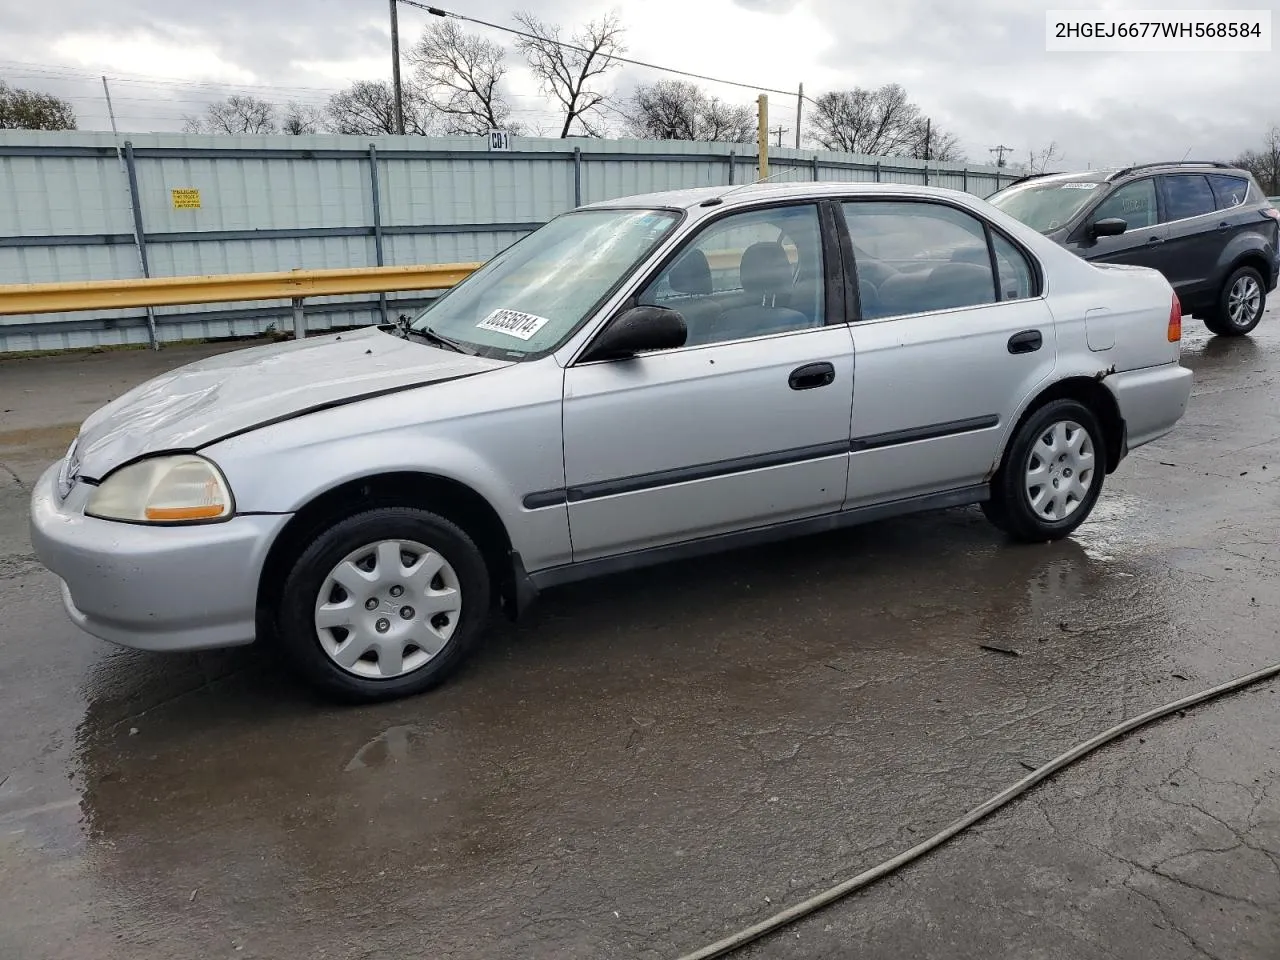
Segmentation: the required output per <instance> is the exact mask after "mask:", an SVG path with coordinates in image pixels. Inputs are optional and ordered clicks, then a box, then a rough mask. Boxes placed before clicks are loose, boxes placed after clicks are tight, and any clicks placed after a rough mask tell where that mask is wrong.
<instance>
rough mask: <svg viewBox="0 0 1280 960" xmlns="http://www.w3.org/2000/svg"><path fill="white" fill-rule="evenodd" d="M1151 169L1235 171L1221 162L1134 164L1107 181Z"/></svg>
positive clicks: (1166, 161) (1112, 175)
mask: <svg viewBox="0 0 1280 960" xmlns="http://www.w3.org/2000/svg"><path fill="white" fill-rule="evenodd" d="M1153 167H1216V168H1217V169H1219V170H1233V169H1235V168H1234V167H1233V166H1232V165H1231V164H1229V163H1223V162H1222V161H1221V160H1165V161H1162V162H1160V163H1135V164H1134V165H1133V166H1131V167H1122V168H1121V169H1119V170H1117V171H1116V172H1115V173H1113V174H1111V175H1110V176H1109V177H1107V180H1108V181H1111V180H1116V179H1118V178H1120V177H1124V176H1128V175H1129V174H1131V173H1133V172H1134V171H1135V170H1150V169H1152V168H1153Z"/></svg>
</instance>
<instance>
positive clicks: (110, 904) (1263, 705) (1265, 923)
mask: <svg viewBox="0 0 1280 960" xmlns="http://www.w3.org/2000/svg"><path fill="white" fill-rule="evenodd" d="M1186 330H1187V334H1188V339H1187V341H1186V343H1185V345H1184V346H1185V353H1184V356H1185V361H1186V362H1187V363H1188V364H1189V365H1190V366H1192V367H1193V368H1194V369H1195V371H1196V388H1195V393H1194V396H1193V399H1192V403H1191V407H1190V410H1189V412H1188V415H1187V418H1186V419H1185V420H1184V421H1183V423H1182V424H1181V425H1180V427H1179V428H1178V429H1177V431H1176V432H1175V433H1174V434H1172V435H1171V436H1169V437H1168V438H1166V439H1164V440H1162V441H1160V442H1159V443H1157V444H1153V445H1151V446H1149V447H1146V448H1143V449H1142V450H1140V451H1139V452H1137V453H1136V454H1135V455H1134V456H1133V457H1132V458H1131V459H1130V460H1128V461H1126V462H1125V463H1124V464H1123V465H1122V466H1121V468H1120V470H1119V472H1118V473H1117V474H1116V475H1114V476H1112V477H1111V478H1108V481H1107V485H1106V488H1105V489H1104V493H1103V498H1102V500H1101V502H1100V505H1099V508H1098V510H1097V511H1096V513H1095V515H1094V517H1093V519H1091V521H1090V522H1089V523H1088V524H1087V525H1086V526H1085V527H1083V528H1082V529H1081V530H1080V532H1079V533H1078V534H1077V536H1076V537H1075V538H1073V539H1072V540H1070V541H1068V542H1065V543H1060V544H1055V545H1048V546H1036V547H1016V546H1011V545H1009V544H1006V543H1004V542H1002V541H1001V540H1000V538H999V537H998V536H997V535H995V533H994V531H993V530H992V529H991V528H990V527H988V526H987V524H986V523H985V521H984V520H983V519H982V517H981V514H980V513H979V512H978V511H976V510H957V511H949V512H946V513H939V514H931V515H927V516H921V517H916V518H910V519H906V520H897V521H891V522H884V523H879V524H875V525H872V526H867V527H864V528H861V529H856V530H852V531H847V532H842V533H839V534H835V535H830V536H822V537H816V538H812V539H806V540H801V541H795V542H792V543H788V544H783V545H779V546H772V547H767V548H761V549H756V550H751V551H746V552H742V553H737V554H731V555H726V556H724V557H720V558H715V559H713V560H711V561H700V562H696V563H684V564H678V565H674V566H670V567H666V568H661V569H657V570H650V571H644V572H639V573H635V574H632V575H627V576H621V577H616V578H613V579H610V580H607V581H599V582H596V583H591V584H583V585H579V586H575V587H572V588H567V589H563V590H560V591H558V592H555V593H552V594H548V595H547V596H546V597H544V599H543V601H542V602H541V604H540V605H539V607H538V608H537V609H536V613H535V615H534V618H533V619H532V620H531V621H529V622H528V623H524V624H521V625H520V626H518V627H511V626H501V627H500V628H499V630H498V631H497V632H496V633H495V635H494V636H493V637H492V639H491V640H490V641H489V642H488V643H487V644H485V646H484V647H483V649H482V650H481V652H480V653H479V654H478V655H477V656H476V657H475V658H474V659H473V661H472V662H471V663H470V664H469V665H468V666H467V667H466V668H465V669H464V670H463V672H462V673H461V674H460V675H459V676H458V677H457V678H456V679H455V680H454V681H453V682H451V683H449V684H447V685H446V686H445V687H444V688H442V689H440V690H438V691H436V692H435V693H433V694H429V695H427V696H424V697H420V698H417V699H413V700H407V701H401V702H399V703H394V704H386V705H382V706H378V707H373V708H336V707H333V706H330V705H328V704H325V703H322V702H318V701H317V700H316V699H315V698H313V697H312V696H311V695H310V694H309V693H308V692H307V691H306V690H304V689H302V688H300V687H299V686H297V685H296V684H294V683H292V682H291V681H290V680H289V679H288V677H287V676H286V675H285V673H284V672H283V670H282V669H281V668H280V666H279V665H278V664H277V663H276V662H275V661H274V660H273V658H272V657H271V655H270V654H269V653H268V652H265V651H258V650H253V649H247V650H239V651H231V652H222V653H216V654H206V655H201V656H167V657H161V656H154V655H146V654H141V653H135V652H131V651H126V650H120V649H116V648H113V647H111V646H109V645H107V644H105V643H101V642H99V641H96V640H93V639H92V638H90V637H87V636H85V635H83V634H81V633H79V632H78V631H77V630H76V629H75V628H74V627H73V626H72V625H71V624H70V623H69V622H68V621H67V619H66V617H65V615H64V614H63V612H62V610H61V607H60V605H59V602H58V598H57V591H56V587H55V581H54V579H53V577H52V576H51V575H50V574H48V573H47V572H45V571H44V570H43V569H42V568H41V567H40V566H39V564H38V563H37V562H36V561H35V560H34V558H33V556H32V555H31V553H30V546H29V543H28V541H27V534H26V513H25V511H26V492H25V490H24V489H23V487H24V485H26V484H29V483H30V481H31V480H33V479H34V478H35V476H36V475H37V473H38V471H39V469H40V468H41V467H42V466H43V465H44V464H46V463H48V462H50V461H51V460H53V459H54V458H56V457H57V456H59V455H61V453H62V452H63V450H64V449H65V447H66V445H67V443H68V442H69V441H70V439H71V438H72V436H74V432H75V427H76V425H77V424H78V422H79V420H80V419H81V418H82V417H83V416H85V415H86V414H87V413H88V412H89V411H90V410H92V408H93V407H94V406H96V405H97V404H98V403H101V402H102V401H104V400H106V399H108V398H109V397H110V396H113V395H115V394H116V393H119V392H121V391H122V390H123V389H124V388H126V387H127V386H129V385H131V384H132V383H134V382H137V381H138V380H140V379H142V378H143V377H145V376H147V375H149V374H150V373H154V372H158V371H159V370H161V369H164V368H166V367H168V366H171V365H173V364H175V363H177V362H179V361H181V360H185V359H188V358H190V357H191V356H192V355H193V354H192V352H191V351H188V350H185V349H184V350H181V351H180V350H177V349H175V350H172V351H164V352H162V353H160V354H158V355H157V354H147V353H129V354H104V355H98V356H88V357H78V358H64V357H60V358H53V359H35V360H27V361H21V362H18V363H14V362H0V409H4V411H5V412H4V414H3V426H0V463H2V464H3V466H0V610H3V612H4V616H3V618H0V730H3V735H2V736H0V957H3V958H5V960H8V958H14V960H28V958H30V960H55V958H57V960H61V958H73V957H74V958H77V960H116V958H121V960H123V958H129V960H136V958H151V957H156V958H160V957H164V958H184V960H185V958H201V960H204V958H210V957H224V956H225V957H245V958H249V957H253V958H272V960H275V958H281V960H284V958H295V957H308V958H319V957H324V958H343V960H346V958H353V960H354V958H375V957H378V958H381V957H407V956H423V957H432V958H441V960H443V958H464V957H465V958H471V957H484V958H488V957H495V958H496V957H502V958H505V957H521V958H557V960H559V958H615V957H617V958H622V957H637V958H646V960H649V958H652V960H662V958H675V957H678V956H680V955H682V954H683V953H685V952H688V951H691V950H693V949H695V948H697V947H700V946H702V945H703V944H705V943H707V942H710V941H712V940H716V939H718V938H720V937H721V936H724V935H726V934H727V933H729V932H731V931H732V930H735V929H737V928H738V927H740V926H745V925H747V924H749V923H752V922H755V921H758V920H760V919H762V918H764V917H765V916H768V915H770V914H772V913H773V912H775V911H776V910H778V909H780V908H782V907H785V906H788V905H790V904H793V903H795V902H798V901H799V900H801V899H804V898H805V897H807V896H809V895H810V894H811V893H813V892H815V891H817V890H818V889H820V888H823V887H825V886H828V885H829V884H831V883H833V882H836V881H838V880H840V879H843V878H845V877H847V876H850V875H852V874H854V873H857V872H859V871H860V870H862V869H864V868H866V867H868V866H871V865H873V864H874V863H877V862H879V861H880V860H882V859H884V858H886V857H888V856H891V855H893V854H894V853H897V852H898V851H900V850H902V849H905V848H906V847H908V846H910V845H912V844H913V843H915V842H918V841H919V840H921V839H923V838H924V837H926V836H928V835H930V834H931V833H933V832H934V831H936V830H937V829H940V828H941V827H942V826H944V825H945V824H947V823H949V822H950V821H951V820H953V819H954V818H955V817H957V816H959V815H960V814H961V813H963V812H964V811H965V810H967V809H968V808H970V807H972V806H974V805H975V804H977V803H979V802H981V801H982V800H984V799H986V798H987V797H988V796H990V795H992V794H994V793H996V792H997V791H998V790H1000V789H1002V788H1003V787H1005V786H1006V785H1008V784H1009V783H1011V782H1013V781H1015V780H1017V779H1019V778H1021V777H1022V776H1024V775H1025V773H1026V766H1025V765H1026V764H1030V765H1036V764H1039V763H1042V762H1044V761H1045V760H1047V759H1048V758H1050V757H1052V756H1053V755H1055V754H1057V753H1059V752H1061V751H1063V750H1065V749H1067V748H1068V747H1069V746H1071V745H1072V744H1074V743H1076V742H1078V741H1080V740H1083V739H1086V738H1087V737H1090V736H1092V735H1094V734H1095V733H1097V732H1099V731H1101V730H1102V729H1104V728H1106V727H1108V726H1110V725H1111V724H1113V723H1115V722H1116V721H1118V720H1119V719H1121V718H1122V717H1126V716H1130V715H1133V714H1136V713H1139V712H1141V711H1143V710H1145V709H1147V708H1149V707H1152V706H1154V705H1156V704H1159V703H1163V702H1165V701H1168V700H1171V699H1173V698H1175V697H1177V696H1181V695H1185V694H1187V693H1191V692H1194V691H1196V690H1199V689H1202V688H1204V687H1208V686H1211V685H1213V684H1215V683H1218V682H1220V681H1223V680H1225V679H1228V678H1230V677H1233V676H1236V675H1239V674H1243V673H1245V672H1248V671H1250V670H1253V669H1256V668H1258V667H1261V666H1264V665H1267V664H1270V663H1274V662H1276V661H1278V660H1280V640H1278V637H1280V618H1278V617H1277V607H1278V606H1280V591H1278V590H1277V579H1278V575H1280V569H1278V567H1277V558H1278V557H1280V546H1278V544H1277V534H1276V531H1277V521H1278V520H1280V404H1277V398H1278V397H1280V386H1278V383H1277V381H1278V380H1280V316H1275V315H1269V316H1268V317H1267V318H1266V319H1264V321H1263V324H1262V326H1261V327H1260V330H1261V332H1260V333H1258V334H1257V335H1256V336H1255V337H1253V338H1249V339H1245V340H1241V341H1237V342H1226V341H1219V340H1209V339H1207V338H1206V337H1205V336H1204V335H1203V332H1202V330H1201V328H1200V325H1199V324H1198V323H1196V322H1194V321H1188V322H1187V325H1186ZM209 349H210V348H200V350H203V351H205V352H207V351H208V350H209ZM197 352H198V351H197ZM982 644H987V645H993V646H997V647H1004V648H1009V649H1012V650H1015V651H1017V652H1018V653H1019V654H1020V655H1019V656H1016V657H1015V656H1007V655H1002V654H999V653H993V652H990V651H987V650H984V649H982V648H981V645H982ZM1278 689H1280V684H1275V683H1272V684H1263V685H1260V686H1258V687H1256V688H1253V689H1251V690H1250V691H1247V692H1244V693H1241V694H1238V695H1236V696H1234V697H1231V698H1228V699H1225V700H1221V701H1218V702H1216V703H1212V704H1208V705H1206V706H1203V707H1200V708H1197V709H1196V710H1194V711H1191V712H1188V713H1187V714H1186V716H1185V717H1181V718H1171V719H1169V720H1167V721H1164V722H1163V723H1161V724H1159V725H1157V726H1154V727H1152V728H1149V729H1148V730H1146V731H1144V732H1143V733H1142V734H1141V735H1140V736H1139V735H1135V736H1133V737H1130V738H1127V739H1125V740H1123V741H1121V742H1119V743H1117V744H1114V745H1112V746H1111V747H1108V748H1106V749H1105V750H1104V751H1102V752H1101V753H1099V754H1096V755H1094V756H1093V757H1091V758H1089V759H1086V760H1085V761H1084V762H1083V763H1081V764H1079V765H1077V766H1075V767H1073V768H1072V769H1070V770H1069V771H1067V772H1066V773H1064V774H1062V775H1061V776H1059V777H1057V778H1055V779H1053V780H1051V781H1049V782H1048V783H1045V784H1042V785H1041V786H1040V787H1038V788H1037V789H1036V790H1035V791H1034V792H1033V793H1032V794H1030V795H1028V796H1027V797H1026V798H1024V799H1022V800H1020V801H1017V802H1015V803H1014V804H1012V805H1011V806H1010V807H1008V808H1006V809H1005V810H1003V811H1001V812H1000V813H998V814H996V815H994V816H993V817H991V818H990V819H989V820H987V821H984V822H983V823H982V824H980V825H979V826H978V827H976V828H975V829H974V830H972V831H971V832H969V833H967V834H965V835H963V836H962V837H960V838H959V839H957V840H956V841H955V842H953V843H952V844H950V845H948V846H947V847H945V848H943V849H942V850H940V851H938V852H936V853H934V854H933V855H931V856H930V857H928V858H926V859H925V860H923V861H921V862H919V863H917V864H915V865H913V866H911V867H909V868H907V869H906V870H904V871H902V872H901V873H899V874H897V875H895V876H894V877H892V878H890V879H889V880H887V881H885V882H883V883H881V884H879V885H878V886H876V887H874V888H872V889H871V890H869V891H867V892H865V893H863V894H860V895H857V896H854V897H852V898H850V899H848V900H846V901H843V902H842V903H840V904H838V905H836V906H834V907H831V908H829V909H827V910H825V911H823V912H821V913H819V914H818V915H816V916H814V917H812V918H810V919H808V920H805V921H802V922H800V923H798V924H796V925H795V926H793V927H791V928H789V929H787V930H785V931H783V932H782V933H780V934H777V935H775V936H773V937H771V938H769V939H767V940H764V941H761V942H760V943H758V944H756V945H754V946H752V947H750V948H748V949H746V950H744V951H743V952H742V954H741V955H742V956H744V957H751V958H770V960H772V958H818V957H832V956H855V955H856V956H858V957H863V958H886V960H888V958H905V957H928V958H939V960H941V958H948V960H950V958H956V960H1004V958H1008V960H1015V958H1016V960H1031V958H1035V960H1091V958H1104V957H1122V958H1126V960H1127V958H1151V960H1156V958H1159V960H1180V958H1195V957H1212V958H1220V960H1227V958H1231V960H1276V958H1277V957H1280V709H1278V708H1280V698H1278V697H1277V690H1278Z"/></svg>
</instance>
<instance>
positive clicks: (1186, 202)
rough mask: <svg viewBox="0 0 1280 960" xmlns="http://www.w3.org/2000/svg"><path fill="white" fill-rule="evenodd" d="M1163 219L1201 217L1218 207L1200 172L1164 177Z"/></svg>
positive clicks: (1206, 179)
mask: <svg viewBox="0 0 1280 960" xmlns="http://www.w3.org/2000/svg"><path fill="white" fill-rule="evenodd" d="M1164 200H1165V220H1186V219H1187V218H1188V217H1202V216H1204V215H1205V214H1206V213H1213V211H1214V210H1216V209H1218V201H1217V200H1216V199H1215V198H1214V195H1213V188H1212V187H1210V186H1209V180H1208V178H1207V177H1205V175H1204V174H1202V173H1194V174H1193V173H1177V174H1172V175H1169V176H1166V177H1165V178H1164Z"/></svg>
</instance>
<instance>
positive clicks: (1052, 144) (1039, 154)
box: [1026, 140, 1062, 175]
mask: <svg viewBox="0 0 1280 960" xmlns="http://www.w3.org/2000/svg"><path fill="white" fill-rule="evenodd" d="M1061 157H1062V155H1061V154H1060V153H1059V152H1058V142H1057V141H1056V140H1051V141H1049V145H1048V146H1047V147H1041V148H1040V149H1039V150H1037V149H1036V148H1035V147H1032V148H1031V149H1029V150H1028V151H1027V162H1026V172H1027V174H1028V175H1035V174H1041V173H1044V172H1045V171H1047V170H1048V169H1049V164H1051V163H1053V161H1054V160H1059V159H1061Z"/></svg>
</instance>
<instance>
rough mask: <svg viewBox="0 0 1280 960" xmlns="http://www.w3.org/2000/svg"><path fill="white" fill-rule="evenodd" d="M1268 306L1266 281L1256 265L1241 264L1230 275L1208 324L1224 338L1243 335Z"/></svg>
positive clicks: (1255, 323)
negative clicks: (1243, 265) (1246, 265)
mask: <svg viewBox="0 0 1280 960" xmlns="http://www.w3.org/2000/svg"><path fill="white" fill-rule="evenodd" d="M1266 308H1267V291H1266V284H1265V283H1264V282H1263V280H1262V274H1260V273H1258V271H1257V270H1255V269H1254V268H1253V267H1239V268H1238V269H1236V270H1234V271H1232V273H1231V276H1229V277H1227V282H1226V283H1224V284H1223V285H1222V290H1221V291H1220V292H1219V293H1218V302H1217V303H1216V304H1215V305H1214V307H1213V311H1212V312H1211V313H1210V314H1209V316H1208V317H1207V318H1206V319H1205V322H1204V325H1205V326H1206V327H1208V328H1209V329H1210V331H1212V332H1213V333H1216V334H1217V335H1218V336H1220V337H1239V336H1243V335H1244V334H1246V333H1248V332H1249V331H1251V330H1252V329H1253V328H1254V327H1256V326H1257V325H1258V321H1259V320H1261V319H1262V311H1263V310H1265V309H1266Z"/></svg>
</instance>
